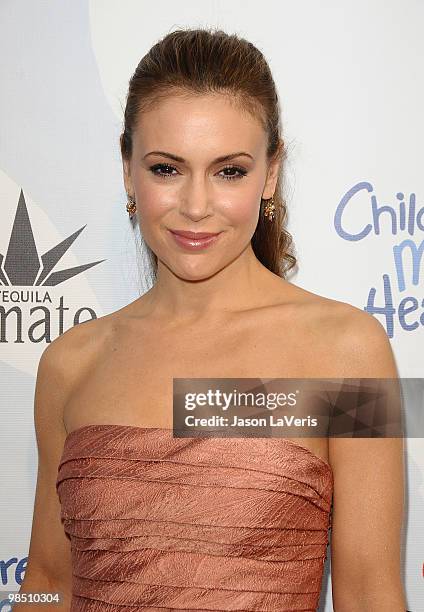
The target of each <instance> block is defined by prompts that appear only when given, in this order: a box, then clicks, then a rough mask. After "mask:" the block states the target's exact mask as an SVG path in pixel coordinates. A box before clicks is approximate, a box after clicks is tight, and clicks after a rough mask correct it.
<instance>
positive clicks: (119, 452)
mask: <svg viewBox="0 0 424 612" xmlns="http://www.w3.org/2000/svg"><path fill="white" fill-rule="evenodd" d="M56 488H57V493H58V496H59V499H60V503H61V520H62V523H63V526H64V529H65V532H66V534H67V535H68V537H69V538H70V542H71V550H72V572H73V584H72V603H71V608H70V609H71V612H77V611H78V612H100V611H101V612H135V611H136V610H150V611H155V612H166V611H170V612H171V611H172V612H183V611H184V612H186V611H189V610H195V611H196V612H206V611H208V612H210V611H211V610H214V611H218V610H220V611H224V610H225V611H229V610H234V611H236V610H237V611H238V612H240V611H255V612H260V611H261V612H269V611H273V612H283V611H285V610H302V611H303V612H305V611H308V610H309V611H311V612H312V611H316V609H317V606H318V604H319V596H320V591H321V583H322V575H323V566H324V562H325V559H326V557H327V546H328V543H329V540H328V535H329V533H328V530H329V529H330V528H331V502H332V494H333V472H332V470H331V466H330V465H329V464H328V463H327V462H325V461H324V460H323V459H320V458H319V457H317V456H316V455H315V454H313V453H312V452H311V451H310V450H309V449H307V448H305V447H303V446H301V445H299V444H297V443H296V442H293V441H291V440H288V439H285V438H173V435H172V430H170V429H158V428H155V429H151V428H150V429H149V428H141V427H136V426H132V425H111V424H104V425H84V426H82V427H80V428H78V429H76V430H74V431H72V432H71V433H70V434H69V435H68V437H67V438H66V441H65V445H64V449H63V455H62V458H61V461H60V464H59V469H58V476H57V482H56Z"/></svg>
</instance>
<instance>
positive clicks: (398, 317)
mask: <svg viewBox="0 0 424 612" xmlns="http://www.w3.org/2000/svg"><path fill="white" fill-rule="evenodd" d="M423 23H424V2H423V1H421V0H403V1H402V2H395V1H394V0H349V1H348V0H324V1H322V2H315V1H314V0H297V2H290V1H288V0H265V1H262V2H257V1H255V2H253V1H250V2H249V1H247V0H232V2H227V1H222V0H203V2H198V1H194V0H186V1H185V2H182V3H181V2H180V3H176V2H171V1H169V0H161V2H160V3H156V4H155V3H153V4H152V3H151V2H146V1H140V0H119V2H118V1H112V0H96V1H91V2H89V1H87V0H74V1H73V2H55V1H54V0H43V1H39V2H25V1H23V0H14V1H13V2H12V1H6V0H3V1H2V2H1V3H0V57H1V58H2V63H1V68H0V70H1V80H0V82H1V86H2V92H1V96H0V126H1V127H0V129H1V133H0V213H1V223H0V256H1V257H0V312H1V318H0V325H1V329H0V375H1V383H2V384H1V391H0V404H1V411H0V462H1V466H2V470H1V478H2V482H1V484H2V490H3V495H2V497H1V498H0V499H1V502H0V503H1V506H0V568H1V573H0V575H1V579H2V587H1V588H2V589H4V590H18V589H19V585H20V582H21V580H22V578H23V570H24V569H25V558H26V556H27V553H28V544H29V538H30V531H31V521H32V511H33V499H34V492H35V481H36V474H37V450H36V443H35V434H34V427H33V392H34V384H35V374H36V368H37V364H38V359H39V357H40V354H41V352H42V351H43V349H44V347H45V344H46V342H48V341H50V340H52V339H53V338H55V337H56V336H57V335H59V334H60V333H62V332H63V331H64V330H66V329H67V328H69V327H70V326H72V325H74V324H76V323H78V322H79V321H83V320H86V319H89V318H92V317H94V316H97V317H100V316H102V315H104V314H107V313H109V312H112V311H114V310H117V309H118V308H120V307H122V306H123V305H124V304H126V303H128V302H130V301H132V300H133V299H135V298H136V297H137V296H138V295H139V291H140V288H141V287H142V286H141V285H140V283H139V279H138V269H137V262H136V258H135V255H136V253H135V247H134V238H133V235H132V229H131V226H130V224H129V222H128V215H127V213H126V211H125V203H126V198H125V190H124V186H123V181H122V166H121V159H120V153H119V142H118V139H119V134H120V132H121V128H122V120H123V108H124V104H125V95H126V91H127V85H128V80H129V78H130V76H131V74H132V73H133V71H134V69H135V67H136V65H137V64H138V62H139V60H140V59H141V57H142V56H143V55H144V54H145V53H146V52H147V51H148V49H149V48H150V47H151V45H152V44H154V43H155V42H156V40H157V39H158V38H161V37H162V36H164V35H165V34H166V33H168V32H169V31H171V30H173V29H175V28H177V27H202V26H214V27H221V28H222V29H224V30H226V31H227V32H229V33H231V32H236V33H238V34H239V35H242V36H244V37H246V38H248V39H249V40H251V41H252V42H253V43H254V44H256V45H257V46H258V47H259V48H260V49H261V50H262V51H263V52H264V54H265V56H266V57H267V59H268V61H269V63H270V66H271V69H272V71H273V74H274V78H275V80H276V83H277V87H278V91H279V95H280V99H281V107H282V111H283V116H282V121H283V127H284V139H285V141H286V143H287V145H288V147H289V159H288V162H287V181H288V183H287V184H288V187H287V197H288V207H289V231H290V232H291V233H292V234H293V236H294V240H295V244H296V249H297V256H298V262H299V272H298V273H297V275H296V276H294V277H292V278H291V280H293V282H295V283H296V284H298V285H301V286H303V287H305V288H306V289H308V290H310V291H313V292H315V293H318V294H321V295H325V296H327V297H330V298H334V299H337V300H341V301H345V302H349V303H351V304H354V305H356V306H358V307H360V308H366V307H367V308H368V310H369V311H370V312H374V313H375V316H376V317H377V318H378V319H379V320H380V321H381V322H382V323H383V325H384V326H385V327H386V330H387V333H388V335H389V337H390V340H391V343H392V346H393V349H394V351H395V355H396V359H397V362H398V367H399V372H400V374H401V376H403V377H406V378H408V377H423V376H424V367H423V346H424V343H423V340H424V332H423V327H424V302H423V297H424V292H423V284H424V283H423V275H424V267H423V264H422V262H421V261H420V252H419V249H420V247H421V249H424V242H423V239H424V198H423V195H424V178H423V173H422V168H421V164H422V143H423V140H424V121H423V119H422V109H423V107H424V86H423V51H424V39H423V36H422V25H423ZM21 193H22V195H21ZM383 206H384V209H382V210H381V208H380V207H383ZM378 213H379V214H378ZM14 224H15V225H14ZM64 240H68V243H66V244H65V245H63V249H62V252H61V253H60V255H57V257H56V258H55V257H54V256H53V255H54V254H49V257H48V261H49V264H50V265H49V267H48V268H47V269H46V271H45V278H44V274H43V275H42V277H40V276H39V275H40V274H41V272H40V270H39V268H38V266H39V264H40V263H41V266H43V263H45V262H43V261H42V260H41V257H42V255H44V254H45V253H47V252H48V251H50V250H51V249H52V248H53V247H55V246H56V245H58V244H60V243H62V241H64ZM422 255H424V253H423V254H422ZM56 260H57V261H56ZM78 266H81V268H80V269H78V270H75V271H74V272H71V273H70V274H64V275H55V276H51V274H55V273H56V272H58V271H63V270H68V269H69V268H74V267H78ZM37 279H38V280H37ZM40 279H42V280H41V281H40ZM46 279H47V280H46ZM49 279H50V280H49ZM373 306H374V308H377V310H376V311H373V310H372V308H373ZM8 311H11V313H10V314H9V315H8V316H6V313H7V312H8ZM40 320H44V323H42V324H38V325H34V324H35V323H37V322H39V321H40ZM415 393H416V394H418V395H416V401H417V402H418V404H417V405H419V406H421V409H422V410H424V404H423V402H422V397H423V396H422V391H420V390H419V387H418V391H417V389H415ZM420 393H421V394H420ZM420 402H421V403H420ZM421 416H422V413H420V414H418V417H419V418H421ZM406 463H407V497H408V500H407V519H406V524H405V539H404V557H405V570H404V571H405V585H406V591H407V597H408V609H409V610H412V611H413V612H419V611H420V610H424V584H423V551H424V537H423V521H424V512H422V510H423V509H424V504H423V500H424V489H423V475H424V451H423V444H422V439H418V438H410V439H408V440H407V462H406ZM329 570H330V568H329V559H327V565H326V575H325V578H324V584H323V595H322V598H321V602H322V604H321V605H322V607H321V609H322V610H325V611H330V610H332V601H331V580H330V577H329ZM0 609H1V608H0Z"/></svg>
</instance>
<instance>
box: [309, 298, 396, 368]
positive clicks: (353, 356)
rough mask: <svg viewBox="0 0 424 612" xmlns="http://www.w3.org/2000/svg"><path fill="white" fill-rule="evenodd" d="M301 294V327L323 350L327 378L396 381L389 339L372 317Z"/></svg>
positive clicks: (328, 301) (326, 299)
mask: <svg viewBox="0 0 424 612" xmlns="http://www.w3.org/2000/svg"><path fill="white" fill-rule="evenodd" d="M301 291H302V293H301V294H300V295H301V296H302V299H301V301H300V306H301V307H300V309H299V310H300V313H301V314H300V321H301V324H302V325H303V327H304V329H306V330H308V332H309V334H310V336H311V337H313V338H315V339H316V341H317V343H319V344H320V346H321V347H326V357H327V358H328V363H329V364H331V365H330V367H331V376H334V377H347V378H349V377H351V378H374V377H376V378H377V377H381V378H383V377H387V378H394V377H397V368H396V363H395V358H394V354H393V351H392V347H391V344H390V340H389V337H388V335H387V333H386V330H385V328H384V327H383V325H382V324H381V323H380V321H379V320H378V319H377V318H376V317H374V316H373V315H371V314H370V313H368V312H366V311H365V310H362V309H361V308H358V307H357V306H353V305H352V304H348V303H346V302H342V301H339V300H334V299H330V298H326V297H323V296H320V295H317V294H314V293H311V292H309V291H305V290H303V289H302V290H301Z"/></svg>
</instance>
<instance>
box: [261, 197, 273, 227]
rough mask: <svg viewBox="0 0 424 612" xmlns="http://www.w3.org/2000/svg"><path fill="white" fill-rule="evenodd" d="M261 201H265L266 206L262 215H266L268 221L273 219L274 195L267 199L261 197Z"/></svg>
mask: <svg viewBox="0 0 424 612" xmlns="http://www.w3.org/2000/svg"><path fill="white" fill-rule="evenodd" d="M262 201H263V202H266V206H265V207H264V217H266V218H267V219H268V220H269V221H274V219H275V205H274V196H272V197H271V198H269V199H268V200H264V199H262Z"/></svg>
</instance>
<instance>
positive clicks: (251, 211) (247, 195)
mask: <svg viewBox="0 0 424 612" xmlns="http://www.w3.org/2000/svg"><path fill="white" fill-rule="evenodd" d="M259 204H260V195H259V194H258V193H256V191H254V192H252V190H251V189H250V190H243V192H242V191H240V192H238V193H235V192H234V194H233V196H232V197H231V199H228V200H227V201H226V203H225V204H224V205H223V206H222V208H221V210H222V212H223V214H224V215H225V217H226V218H227V219H228V221H229V222H230V223H232V222H233V223H234V224H236V225H251V224H252V223H254V224H256V222H257V217H258V212H259Z"/></svg>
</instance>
